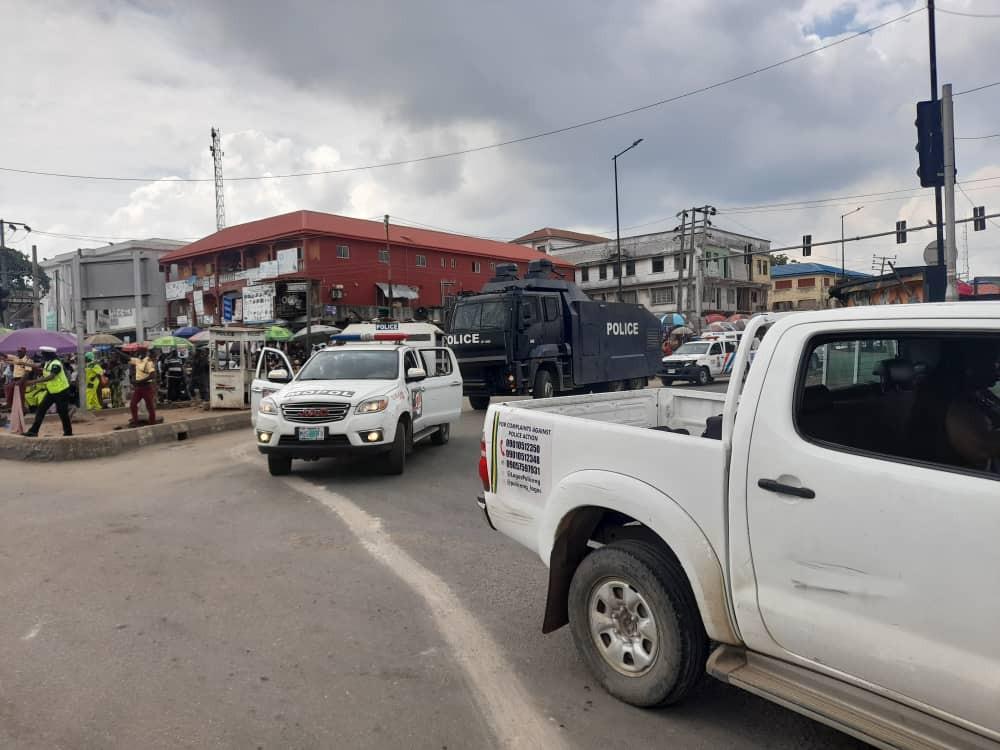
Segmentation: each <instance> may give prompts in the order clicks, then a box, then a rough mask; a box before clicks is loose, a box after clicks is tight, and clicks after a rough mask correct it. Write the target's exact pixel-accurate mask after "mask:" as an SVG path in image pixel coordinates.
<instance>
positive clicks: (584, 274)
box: [580, 266, 590, 281]
mask: <svg viewBox="0 0 1000 750" xmlns="http://www.w3.org/2000/svg"><path fill="white" fill-rule="evenodd" d="M580 281H590V268H589V266H584V267H583V268H581V269H580Z"/></svg>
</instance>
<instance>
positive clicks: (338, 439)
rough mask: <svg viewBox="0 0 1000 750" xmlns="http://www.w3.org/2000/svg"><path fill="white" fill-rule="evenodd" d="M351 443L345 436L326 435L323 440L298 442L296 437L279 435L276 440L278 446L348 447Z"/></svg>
mask: <svg viewBox="0 0 1000 750" xmlns="http://www.w3.org/2000/svg"><path fill="white" fill-rule="evenodd" d="M350 444H351V441H350V439H349V438H348V437H347V435H327V436H326V437H325V438H324V439H323V440H299V438H298V437H297V436H296V435H281V436H280V437H279V438H278V445H286V446H287V445H305V446H315V447H319V446H326V447H331V446H344V445H350Z"/></svg>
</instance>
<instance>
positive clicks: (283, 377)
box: [267, 367, 291, 383]
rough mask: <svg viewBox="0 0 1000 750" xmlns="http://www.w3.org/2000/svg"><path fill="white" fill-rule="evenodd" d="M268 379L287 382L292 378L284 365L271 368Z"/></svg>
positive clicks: (275, 381) (274, 381)
mask: <svg viewBox="0 0 1000 750" xmlns="http://www.w3.org/2000/svg"><path fill="white" fill-rule="evenodd" d="M267 379H268V380H270V381H271V382H272V383H287V382H288V381H289V380H291V378H290V377H288V370H286V369H285V368H283V367H282V368H280V369H277V370H271V371H270V372H269V373H267Z"/></svg>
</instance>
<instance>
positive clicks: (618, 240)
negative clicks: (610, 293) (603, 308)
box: [611, 138, 642, 302]
mask: <svg viewBox="0 0 1000 750" xmlns="http://www.w3.org/2000/svg"><path fill="white" fill-rule="evenodd" d="M640 143H642V138H639V139H638V140H636V141H634V142H633V143H632V145H631V146H629V147H628V148H627V149H625V150H624V151H619V152H618V153H617V154H615V155H614V156H612V157H611V161H612V163H613V164H614V167H615V244H616V245H617V246H618V301H619V302H622V301H623V296H622V230H621V221H620V220H619V218H618V157H619V156H621V155H622V154H624V153H626V152H628V151H631V150H632V149H634V148H635V147H636V146H638V145H639V144H640Z"/></svg>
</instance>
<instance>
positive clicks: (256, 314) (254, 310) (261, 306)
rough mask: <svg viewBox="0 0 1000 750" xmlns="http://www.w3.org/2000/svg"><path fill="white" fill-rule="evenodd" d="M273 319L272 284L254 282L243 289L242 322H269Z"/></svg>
mask: <svg viewBox="0 0 1000 750" xmlns="http://www.w3.org/2000/svg"><path fill="white" fill-rule="evenodd" d="M273 320H274V284H256V285H254V286H248V287H244V289H243V322H244V323H270V322H272V321H273Z"/></svg>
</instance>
